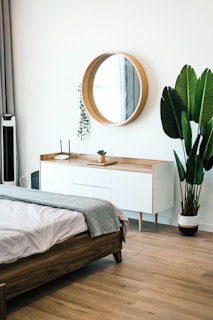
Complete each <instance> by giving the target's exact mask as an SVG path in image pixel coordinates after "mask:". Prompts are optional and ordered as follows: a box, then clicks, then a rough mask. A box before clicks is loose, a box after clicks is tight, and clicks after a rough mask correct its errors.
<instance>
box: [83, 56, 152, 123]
mask: <svg viewBox="0 0 213 320" xmlns="http://www.w3.org/2000/svg"><path fill="white" fill-rule="evenodd" d="M147 94H148V81H147V77H146V74H145V72H144V69H143V67H142V66H141V64H140V63H139V62H138V60H137V59H136V58H134V57H133V56H132V55H130V54H127V53H123V52H109V53H104V54H102V55H99V56H98V57H96V58H95V59H94V60H93V61H92V62H91V63H90V64H89V66H88V67H87V69H86V71H85V73H84V76H83V80H82V98H83V102H84V105H85V107H86V109H87V111H88V112H89V114H90V115H91V116H92V117H93V118H94V119H95V120H97V121H98V122H100V123H102V124H105V125H111V126H121V125H124V124H127V123H130V122H132V121H133V120H135V119H136V118H137V117H138V116H139V114H140V113H141V112H142V110H143V108H144V105H145V103H146V99H147Z"/></svg>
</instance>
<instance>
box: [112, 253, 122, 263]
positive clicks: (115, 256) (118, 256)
mask: <svg viewBox="0 0 213 320" xmlns="http://www.w3.org/2000/svg"><path fill="white" fill-rule="evenodd" d="M113 256H114V258H115V261H116V262H117V263H121V262H122V255H121V251H117V252H115V253H113Z"/></svg>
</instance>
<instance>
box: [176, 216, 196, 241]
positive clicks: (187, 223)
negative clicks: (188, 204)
mask: <svg viewBox="0 0 213 320" xmlns="http://www.w3.org/2000/svg"><path fill="white" fill-rule="evenodd" d="M198 225H199V215H197V216H183V215H182V214H179V216H178V228H179V230H180V232H181V233H182V234H184V235H185V236H193V235H194V234H195V233H197V231H198Z"/></svg>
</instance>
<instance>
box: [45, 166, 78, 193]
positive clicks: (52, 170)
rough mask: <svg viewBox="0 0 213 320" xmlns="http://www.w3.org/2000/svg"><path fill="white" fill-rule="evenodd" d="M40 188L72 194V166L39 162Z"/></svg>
mask: <svg viewBox="0 0 213 320" xmlns="http://www.w3.org/2000/svg"><path fill="white" fill-rule="evenodd" d="M40 170H41V174H40V179H41V183H40V189H41V190H43V191H50V192H57V193H64V194H73V168H72V167H71V166H66V165H60V164H55V163H43V162H42V163H41V166H40Z"/></svg>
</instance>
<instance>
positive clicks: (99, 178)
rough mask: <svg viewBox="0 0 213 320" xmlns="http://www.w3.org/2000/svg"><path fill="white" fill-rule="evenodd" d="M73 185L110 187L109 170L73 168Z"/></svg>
mask: <svg viewBox="0 0 213 320" xmlns="http://www.w3.org/2000/svg"><path fill="white" fill-rule="evenodd" d="M73 177H74V183H75V184H82V185H87V186H94V187H105V188H110V187H111V175H110V171H109V170H103V169H96V168H88V167H87V168H84V167H74V175H73Z"/></svg>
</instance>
